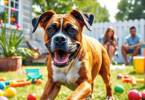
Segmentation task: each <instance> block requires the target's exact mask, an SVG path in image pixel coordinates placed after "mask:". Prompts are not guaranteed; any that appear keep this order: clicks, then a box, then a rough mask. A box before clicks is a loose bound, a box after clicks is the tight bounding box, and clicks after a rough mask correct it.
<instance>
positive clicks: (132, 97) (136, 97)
mask: <svg viewBox="0 0 145 100" xmlns="http://www.w3.org/2000/svg"><path fill="white" fill-rule="evenodd" d="M128 99H129V100H141V94H140V92H139V91H138V90H131V91H130V92H129V93H128Z"/></svg>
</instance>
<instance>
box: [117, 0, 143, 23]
mask: <svg viewBox="0 0 145 100" xmlns="http://www.w3.org/2000/svg"><path fill="white" fill-rule="evenodd" d="M117 8H118V10H119V12H118V13H117V14H116V16H115V18H116V20H117V21H119V20H129V19H140V18H145V0H121V1H120V2H119V3H118V6H117Z"/></svg>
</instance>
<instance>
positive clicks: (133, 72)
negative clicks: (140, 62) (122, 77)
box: [129, 71, 143, 75]
mask: <svg viewBox="0 0 145 100" xmlns="http://www.w3.org/2000/svg"><path fill="white" fill-rule="evenodd" d="M129 75H143V74H141V73H135V71H132V72H130V73H129Z"/></svg>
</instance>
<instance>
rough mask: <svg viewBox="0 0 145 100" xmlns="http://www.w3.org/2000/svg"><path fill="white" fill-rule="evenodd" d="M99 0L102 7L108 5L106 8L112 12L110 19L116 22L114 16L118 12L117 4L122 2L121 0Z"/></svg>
mask: <svg viewBox="0 0 145 100" xmlns="http://www.w3.org/2000/svg"><path fill="white" fill-rule="evenodd" d="M97 1H98V2H99V3H100V5H101V6H102V7H104V6H106V8H107V10H108V11H109V14H110V17H109V19H110V21H111V22H116V20H115V17H114V16H115V15H116V13H117V12H118V9H117V4H118V2H120V0H97Z"/></svg>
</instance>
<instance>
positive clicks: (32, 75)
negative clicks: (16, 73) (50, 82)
mask: <svg viewBox="0 0 145 100" xmlns="http://www.w3.org/2000/svg"><path fill="white" fill-rule="evenodd" d="M26 75H27V77H28V79H27V81H29V80H30V79H39V78H40V79H43V78H42V75H41V74H40V73H39V68H26Z"/></svg>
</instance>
